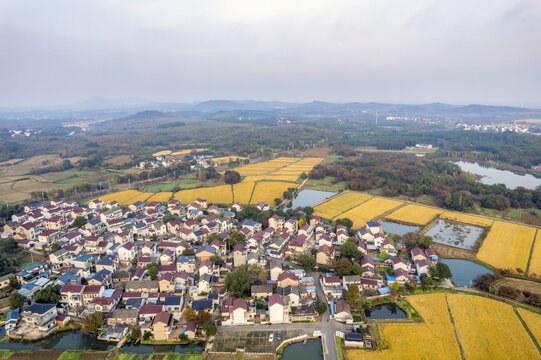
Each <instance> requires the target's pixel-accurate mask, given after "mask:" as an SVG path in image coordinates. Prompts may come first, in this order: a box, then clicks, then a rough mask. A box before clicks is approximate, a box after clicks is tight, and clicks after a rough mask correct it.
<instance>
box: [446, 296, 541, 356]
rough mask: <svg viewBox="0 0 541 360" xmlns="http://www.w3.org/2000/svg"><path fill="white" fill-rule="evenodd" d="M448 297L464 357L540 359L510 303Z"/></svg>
mask: <svg viewBox="0 0 541 360" xmlns="http://www.w3.org/2000/svg"><path fill="white" fill-rule="evenodd" d="M447 299H448V302H449V308H450V310H451V314H452V316H453V319H454V325H455V330H456V333H457V336H458V338H459V339H460V344H461V345H462V350H463V352H464V357H465V358H466V359H489V358H490V359H492V360H497V359H502V360H504V359H505V360H507V359H539V358H540V355H539V352H538V351H537V348H536V346H535V344H534V343H533V341H532V340H531V338H530V336H529V335H528V333H527V332H526V330H525V329H524V327H523V326H522V323H521V322H520V320H519V319H518V317H517V316H516V314H515V312H514V311H513V307H512V306H511V305H507V304H505V303H502V302H499V301H494V300H490V299H487V298H483V297H479V296H471V295H448V296H447ZM540 320H541V317H539V316H538V319H537V321H540Z"/></svg>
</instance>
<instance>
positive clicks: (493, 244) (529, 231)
mask: <svg viewBox="0 0 541 360" xmlns="http://www.w3.org/2000/svg"><path fill="white" fill-rule="evenodd" d="M535 231H536V228H534V227H531V226H524V225H517V224H511V223H506V222H502V221H495V222H494V224H493V225H492V228H491V229H490V232H489V233H488V235H487V237H486V239H485V240H484V241H483V245H482V246H481V249H479V252H478V253H477V257H478V258H479V259H480V260H482V261H484V262H486V263H488V264H490V265H492V266H495V267H497V268H501V269H510V270H513V271H516V269H517V268H518V269H522V270H525V269H526V265H527V263H528V258H529V256H530V248H531V245H532V242H533V239H534V235H535Z"/></svg>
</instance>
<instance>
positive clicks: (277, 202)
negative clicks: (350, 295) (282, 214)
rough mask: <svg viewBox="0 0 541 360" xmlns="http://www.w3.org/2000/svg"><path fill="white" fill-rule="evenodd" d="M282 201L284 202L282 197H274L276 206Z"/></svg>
mask: <svg viewBox="0 0 541 360" xmlns="http://www.w3.org/2000/svg"><path fill="white" fill-rule="evenodd" d="M281 203H282V199H280V198H275V199H274V206H278V205H280V204H281Z"/></svg>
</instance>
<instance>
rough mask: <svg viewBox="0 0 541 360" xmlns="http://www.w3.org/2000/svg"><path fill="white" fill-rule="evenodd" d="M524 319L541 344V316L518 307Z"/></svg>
mask: <svg viewBox="0 0 541 360" xmlns="http://www.w3.org/2000/svg"><path fill="white" fill-rule="evenodd" d="M517 311H518V313H519V314H520V316H521V317H522V320H524V322H525V323H526V326H527V327H528V329H530V332H531V333H532V335H533V337H534V338H535V340H537V343H539V344H541V316H539V315H538V314H535V313H533V312H531V311H528V310H525V309H521V308H517Z"/></svg>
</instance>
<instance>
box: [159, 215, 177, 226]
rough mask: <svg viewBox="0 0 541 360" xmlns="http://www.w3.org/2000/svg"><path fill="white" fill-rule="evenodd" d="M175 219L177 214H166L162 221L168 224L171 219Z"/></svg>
mask: <svg viewBox="0 0 541 360" xmlns="http://www.w3.org/2000/svg"><path fill="white" fill-rule="evenodd" d="M175 219H176V216H175V215H165V216H164V217H162V221H163V223H164V224H167V223H168V222H169V221H171V220H175Z"/></svg>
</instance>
